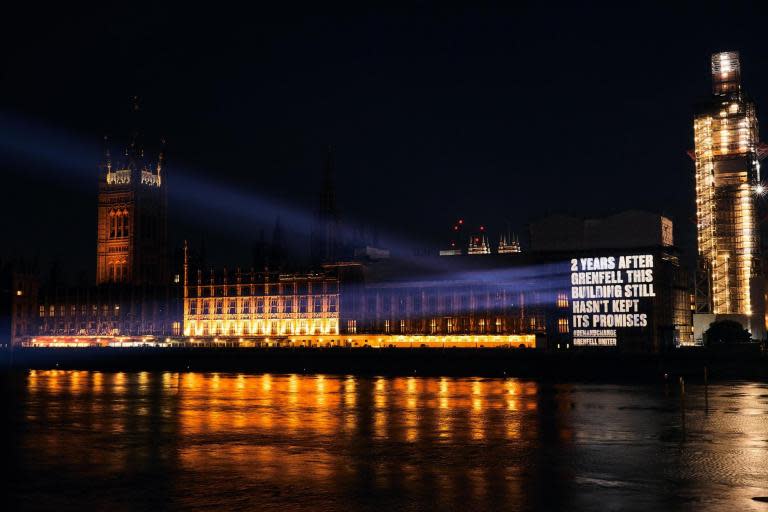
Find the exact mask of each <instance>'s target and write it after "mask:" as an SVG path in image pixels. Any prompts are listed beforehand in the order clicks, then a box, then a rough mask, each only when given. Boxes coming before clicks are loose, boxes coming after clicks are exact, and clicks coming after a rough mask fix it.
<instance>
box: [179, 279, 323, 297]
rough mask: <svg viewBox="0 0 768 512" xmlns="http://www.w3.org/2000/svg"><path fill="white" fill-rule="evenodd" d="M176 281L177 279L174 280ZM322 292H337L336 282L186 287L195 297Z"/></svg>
mask: <svg viewBox="0 0 768 512" xmlns="http://www.w3.org/2000/svg"><path fill="white" fill-rule="evenodd" d="M176 282H178V281H176ZM322 293H338V283H337V282H335V281H331V282H325V283H323V282H315V283H299V284H296V283H274V284H245V285H229V286H196V285H190V286H188V287H187V296H188V297H190V298H196V297H224V296H228V297H239V296H245V297H248V296H254V295H312V294H322Z"/></svg>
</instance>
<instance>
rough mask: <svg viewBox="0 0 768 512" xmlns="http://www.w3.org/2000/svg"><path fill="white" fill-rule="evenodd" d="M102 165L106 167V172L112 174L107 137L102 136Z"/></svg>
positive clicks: (110, 154)
mask: <svg viewBox="0 0 768 512" xmlns="http://www.w3.org/2000/svg"><path fill="white" fill-rule="evenodd" d="M104 165H106V167H107V172H112V153H111V152H110V151H109V136H108V135H105V136H104Z"/></svg>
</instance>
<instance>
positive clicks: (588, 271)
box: [530, 210, 693, 351]
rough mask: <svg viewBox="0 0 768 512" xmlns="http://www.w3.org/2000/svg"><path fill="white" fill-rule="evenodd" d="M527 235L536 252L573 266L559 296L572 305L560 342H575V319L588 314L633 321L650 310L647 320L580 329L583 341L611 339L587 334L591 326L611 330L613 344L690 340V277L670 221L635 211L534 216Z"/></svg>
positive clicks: (641, 347) (668, 344)
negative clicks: (599, 215)
mask: <svg viewBox="0 0 768 512" xmlns="http://www.w3.org/2000/svg"><path fill="white" fill-rule="evenodd" d="M530 236H531V249H532V251H533V252H534V254H535V255H537V256H538V257H539V258H541V259H544V260H550V261H552V260H557V259H558V258H560V259H561V260H563V261H566V262H569V264H570V268H568V269H566V272H567V274H568V275H569V276H570V281H571V282H570V283H569V285H568V286H566V287H564V288H563V289H562V290H561V291H560V294H561V295H560V298H559V299H558V302H559V303H562V304H566V303H567V304H569V306H568V308H565V309H561V310H560V311H561V316H560V317H559V318H558V319H557V325H558V330H559V331H564V332H565V333H567V336H563V337H561V340H560V342H559V344H560V345H561V346H562V345H563V344H571V343H574V342H576V343H577V344H578V341H577V340H576V339H575V331H576V329H579V327H578V325H574V324H575V322H577V321H580V320H581V318H584V317H585V316H586V317H589V318H590V319H596V320H600V321H603V320H608V321H610V320H611V319H616V320H617V321H619V322H624V320H629V321H631V322H634V321H635V320H636V319H637V318H638V317H637V316H635V315H645V317H644V319H643V320H642V324H643V325H632V326H625V327H622V328H618V329H614V328H611V329H595V328H594V327H595V326H594V325H590V326H589V327H588V328H581V329H579V331H580V332H581V333H583V334H584V335H585V336H584V338H585V341H584V344H585V345H587V344H588V343H592V342H595V343H598V344H599V343H603V342H606V343H608V341H606V340H604V339H603V340H601V339H597V338H598V337H597V336H594V337H590V336H587V334H589V333H590V332H593V331H594V332H597V331H611V333H610V334H611V335H610V336H607V335H606V338H608V337H609V338H610V340H609V342H610V343H616V345H617V346H618V347H619V348H621V349H625V350H632V351H663V350H669V349H671V348H673V347H678V346H687V345H692V344H693V329H692V311H691V293H690V283H689V279H688V275H687V273H686V272H685V270H684V269H683V268H682V267H681V266H680V261H679V254H678V249H677V248H676V247H675V246H674V238H673V223H672V221H671V220H670V219H668V218H666V217H664V216H662V215H658V214H653V213H649V212H642V211H635V210H630V211H626V212H621V213H618V214H615V215H611V216H607V217H603V218H591V219H579V218H576V217H571V216H566V215H552V216H550V217H546V218H544V219H541V220H538V221H535V222H532V223H531V224H530ZM622 257H623V258H624V259H625V260H626V259H627V258H628V257H629V258H634V257H638V258H639V259H641V260H642V261H644V262H646V263H647V266H645V267H642V268H641V269H639V270H638V269H636V268H635V267H626V268H624V269H622V268H621V267H620V265H619V262H620V261H621V260H622ZM629 261H632V260H629ZM585 265H586V266H587V268H584V267H585ZM648 271H650V273H648V274H646V272H648ZM638 275H640V278H638V277H637V276H638ZM643 285H647V286H646V287H645V289H641V290H639V291H640V293H637V292H636V291H635V289H634V287H635V286H637V287H638V288H641V287H642V286H643ZM627 286H629V287H630V288H627ZM635 300H637V301H638V302H634V301H635ZM630 315H631V316H630ZM560 334H563V332H561V333H560ZM602 334H605V333H604V332H603V333H602ZM587 339H588V341H586V340H587ZM598 346H599V345H598Z"/></svg>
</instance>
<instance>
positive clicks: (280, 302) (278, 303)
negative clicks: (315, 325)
mask: <svg viewBox="0 0 768 512" xmlns="http://www.w3.org/2000/svg"><path fill="white" fill-rule="evenodd" d="M238 302H239V303H240V304H239V305H238ZM296 302H297V301H296V300H294V299H293V298H283V299H276V298H275V299H269V300H265V299H263V298H257V299H256V300H255V304H254V301H253V300H252V299H250V298H248V299H241V300H240V301H237V300H235V299H229V300H227V301H226V302H225V300H224V299H215V300H197V299H190V300H189V304H188V309H187V311H188V314H190V315H197V314H198V313H199V314H202V315H210V314H214V315H223V314H224V313H225V308H226V314H229V315H237V314H241V315H250V314H251V313H255V314H263V313H271V314H277V313H309V312H310V309H309V308H310V305H311V312H312V313H323V312H328V313H336V312H337V310H338V298H337V297H336V296H333V295H332V296H329V297H327V300H324V297H323V296H315V297H313V298H312V299H310V298H309V297H299V298H298V309H297V308H296ZM324 304H327V308H326V309H324V308H323V306H324ZM265 308H266V309H265Z"/></svg>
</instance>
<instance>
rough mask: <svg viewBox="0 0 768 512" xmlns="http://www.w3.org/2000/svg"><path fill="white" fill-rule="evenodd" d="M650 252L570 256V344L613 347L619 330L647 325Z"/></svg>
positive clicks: (651, 263)
mask: <svg viewBox="0 0 768 512" xmlns="http://www.w3.org/2000/svg"><path fill="white" fill-rule="evenodd" d="M653 278H654V276H653V255H652V254H636V255H630V256H601V257H585V258H573V259H571V322H572V326H573V345H574V346H582V347H583V346H595V347H611V346H615V345H616V342H617V339H618V333H619V331H620V330H621V329H636V328H642V327H646V326H647V325H648V311H650V309H651V308H650V304H648V303H649V302H650V300H652V298H653V297H655V296H656V294H655V292H654V290H653Z"/></svg>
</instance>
